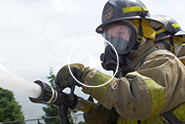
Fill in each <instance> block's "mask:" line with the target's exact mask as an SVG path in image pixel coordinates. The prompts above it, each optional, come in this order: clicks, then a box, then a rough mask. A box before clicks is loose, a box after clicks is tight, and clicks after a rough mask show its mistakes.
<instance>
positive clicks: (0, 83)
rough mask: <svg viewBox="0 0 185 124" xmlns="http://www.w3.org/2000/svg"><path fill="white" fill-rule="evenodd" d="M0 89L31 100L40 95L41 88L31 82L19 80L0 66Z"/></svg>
mask: <svg viewBox="0 0 185 124" xmlns="http://www.w3.org/2000/svg"><path fill="white" fill-rule="evenodd" d="M0 87H1V88H3V89H7V90H10V91H12V92H16V93H19V94H22V95H26V96H29V97H32V98H37V97H39V96H40V94H41V90H42V89H41V87H40V86H39V85H37V84H35V83H33V82H29V81H27V80H25V79H22V78H20V77H19V76H18V75H16V74H14V73H13V72H10V71H9V70H7V69H6V68H4V67H3V66H2V65H0Z"/></svg>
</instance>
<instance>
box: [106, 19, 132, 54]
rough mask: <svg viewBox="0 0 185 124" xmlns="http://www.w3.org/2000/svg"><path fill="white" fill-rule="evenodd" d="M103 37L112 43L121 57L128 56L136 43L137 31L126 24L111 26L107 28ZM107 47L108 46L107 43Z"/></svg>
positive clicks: (120, 23)
mask: <svg viewBox="0 0 185 124" xmlns="http://www.w3.org/2000/svg"><path fill="white" fill-rule="evenodd" d="M103 37H104V38H105V39H106V40H107V41H108V42H110V43H111V44H112V45H113V46H114V48H115V49H116V51H117V53H118V54H119V55H126V54H128V53H129V52H130V51H131V50H132V49H133V47H134V46H135V43H136V40H135V38H136V31H135V29H134V28H133V26H132V25H130V24H128V23H125V22H118V23H116V24H111V25H109V26H107V28H105V31H104V32H103ZM105 45H106V46H107V45H108V44H107V43H105Z"/></svg>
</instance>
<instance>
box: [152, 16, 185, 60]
mask: <svg viewBox="0 0 185 124" xmlns="http://www.w3.org/2000/svg"><path fill="white" fill-rule="evenodd" d="M152 17H153V18H155V19H157V20H159V21H161V22H163V23H164V24H165V27H164V29H162V30H160V31H157V33H156V37H155V40H154V44H156V45H157V46H158V47H159V48H162V49H167V50H169V51H171V52H172V53H174V54H175V55H176V56H177V57H182V56H185V46H184V44H183V42H185V31H183V30H182V29H181V27H180V25H179V24H178V23H177V21H176V20H174V19H172V18H171V17H169V16H165V15H153V16H152Z"/></svg>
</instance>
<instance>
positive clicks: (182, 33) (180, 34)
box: [154, 30, 185, 42]
mask: <svg viewBox="0 0 185 124" xmlns="http://www.w3.org/2000/svg"><path fill="white" fill-rule="evenodd" d="M175 36H183V37H185V31H182V30H181V31H178V32H177V33H176V34H173V35H171V34H169V35H166V36H164V37H159V38H156V39H155V40H154V42H157V41H160V40H163V39H166V38H170V37H175Z"/></svg>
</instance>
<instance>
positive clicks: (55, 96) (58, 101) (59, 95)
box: [29, 80, 78, 109]
mask: <svg viewBox="0 0 185 124" xmlns="http://www.w3.org/2000/svg"><path fill="white" fill-rule="evenodd" d="M34 83H36V84H38V85H39V86H40V87H41V89H42V92H41V94H40V96H39V97H38V98H31V97H29V99H30V101H31V102H33V103H48V104H53V105H67V106H68V107H69V108H70V109H74V108H75V107H76V105H77V103H78V102H77V101H78V98H77V96H76V95H75V94H73V95H70V94H67V93H64V92H58V91H57V90H55V89H53V88H52V87H50V86H49V85H48V84H46V83H44V82H42V81H40V80H36V81H34Z"/></svg>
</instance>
